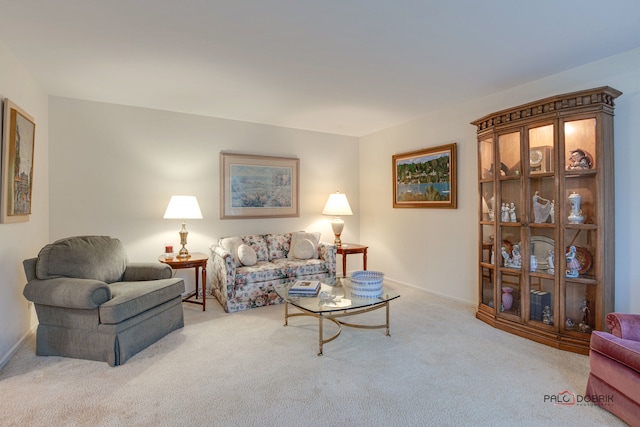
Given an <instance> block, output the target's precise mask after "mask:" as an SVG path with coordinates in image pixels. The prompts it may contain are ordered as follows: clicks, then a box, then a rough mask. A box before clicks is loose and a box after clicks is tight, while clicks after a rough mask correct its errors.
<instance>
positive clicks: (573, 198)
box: [567, 192, 584, 224]
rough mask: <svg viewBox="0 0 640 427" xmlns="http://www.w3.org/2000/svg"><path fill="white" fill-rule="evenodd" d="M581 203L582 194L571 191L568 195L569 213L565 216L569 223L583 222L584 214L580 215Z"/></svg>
mask: <svg viewBox="0 0 640 427" xmlns="http://www.w3.org/2000/svg"><path fill="white" fill-rule="evenodd" d="M581 203H582V196H581V195H579V194H578V193H575V192H574V193H571V195H570V196H569V205H570V206H571V213H570V214H569V216H568V217H567V220H568V221H569V224H582V223H584V216H583V215H582V209H580V204H581Z"/></svg>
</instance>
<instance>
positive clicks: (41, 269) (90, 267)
mask: <svg viewBox="0 0 640 427" xmlns="http://www.w3.org/2000/svg"><path fill="white" fill-rule="evenodd" d="M126 267H127V254H126V252H125V249H124V246H123V245H122V242H120V240H118V239H114V238H111V237H108V236H78V237H69V238H66V239H60V240H57V241H55V242H53V243H51V244H48V245H46V246H45V247H44V248H42V249H41V250H40V252H39V253H38V261H37V263H36V277H37V278H38V279H41V280H45V279H55V278H57V277H73V278H77V279H95V280H100V281H103V282H105V283H113V282H117V281H118V280H120V279H121V278H122V275H123V274H124V271H125V269H126Z"/></svg>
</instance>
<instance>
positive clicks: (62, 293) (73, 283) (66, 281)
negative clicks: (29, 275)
mask: <svg viewBox="0 0 640 427" xmlns="http://www.w3.org/2000/svg"><path fill="white" fill-rule="evenodd" d="M22 294H23V295H24V297H25V298H26V299H28V300H29V301H32V302H33V303H35V304H42V305H50V306H55V307H66V308H80V309H87V310H90V309H94V308H98V307H99V306H100V305H102V304H103V303H105V302H107V301H109V300H110V299H111V289H110V288H109V286H107V284H106V283H105V282H101V281H100V280H94V279H75V278H70V277H59V278H56V279H45V280H40V279H34V280H31V281H29V282H28V283H27V285H26V286H25V287H24V291H23V292H22Z"/></svg>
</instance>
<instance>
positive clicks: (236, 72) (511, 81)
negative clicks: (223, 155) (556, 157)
mask: <svg viewBox="0 0 640 427" xmlns="http://www.w3.org/2000/svg"><path fill="white" fill-rule="evenodd" d="M0 42H2V43H4V44H5V45H6V46H7V47H8V48H9V50H10V51H12V53H13V54H14V55H15V56H16V57H17V58H18V60H19V61H20V62H21V63H22V64H23V65H24V66H25V67H26V68H27V69H28V70H29V71H30V72H31V73H32V74H33V76H34V77H35V78H36V80H37V81H38V82H39V83H40V85H42V87H43V88H44V89H45V90H46V92H47V93H48V94H50V95H54V96H62V97H70V98H78V99H85V100H93V101H101V102H109V103H116V104H125V105H132V106H139V107H148V108H155V109H162V110H169V111H177V112H184V113H191V114H198V115H205V116H212V117H220V118H227V119H234V120H242V121H248V122H255V123H264V124H272V125H278V126H286V127H290V128H297V129H307V130H314V131H321V132H329V133H336V134H342V135H350V136H363V135H366V134H369V133H372V132H375V131H377V130H380V129H384V128H388V127H390V126H393V125H397V124H400V123H404V122H406V121H408V120H411V119H414V118H416V117H418V116H421V115H424V114H428V113H430V112H433V111H437V110H440V109H442V108H444V107H447V106H451V105H455V104H457V103H460V102H464V101H466V100H469V99H473V98H478V97H482V96H486V95H489V94H492V93H496V92H500V91H502V90H506V89H509V88H512V87H515V86H518V85H521V84H524V83H527V82H530V81H533V80H537V79H540V78H543V77H545V76H549V75H552V74H555V73H558V72H560V71H563V70H567V69H570V68H573V67H577V66H580V65H582V64H586V63H589V62H593V61H596V60H598V59H601V58H605V57H608V56H611V55H614V54H617V53H620V52H624V51H627V50H630V49H633V48H636V47H639V46H640V2H638V1H637V0H609V1H602V0H536V1H535V2H533V1H528V2H520V1H513V0H485V1H477V0H441V1H436V0H431V1H429V0H228V1H226V0H225V1H216V0H182V1H176V0H59V1H42V0H20V1H16V0H0Z"/></svg>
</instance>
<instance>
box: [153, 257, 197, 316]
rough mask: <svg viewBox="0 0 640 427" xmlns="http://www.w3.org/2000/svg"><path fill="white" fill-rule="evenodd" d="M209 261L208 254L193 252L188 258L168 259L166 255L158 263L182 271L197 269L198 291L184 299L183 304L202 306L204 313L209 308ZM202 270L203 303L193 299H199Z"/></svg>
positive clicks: (159, 258)
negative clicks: (199, 281)
mask: <svg viewBox="0 0 640 427" xmlns="http://www.w3.org/2000/svg"><path fill="white" fill-rule="evenodd" d="M208 260H209V256H207V254H203V253H202V252H191V253H190V254H189V257H188V258H177V257H174V258H167V257H165V256H164V255H160V256H159V257H158V261H160V262H162V263H164V264H167V265H169V266H170V267H171V268H172V269H174V270H180V269H182V268H195V269H196V290H195V291H194V292H191V293H189V294H188V295H186V296H185V297H184V298H182V302H190V303H192V304H200V305H201V306H202V311H205V310H206V308H207V295H206V292H207V289H206V288H207V261H208ZM200 269H202V286H201V288H202V302H201V301H194V300H192V299H191V298H194V297H195V298H196V299H197V298H198V279H199V278H200V274H199V273H200V272H199V270H200Z"/></svg>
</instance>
